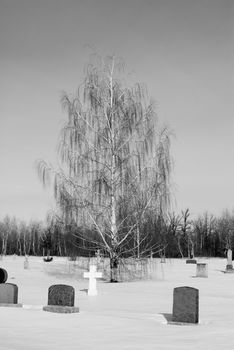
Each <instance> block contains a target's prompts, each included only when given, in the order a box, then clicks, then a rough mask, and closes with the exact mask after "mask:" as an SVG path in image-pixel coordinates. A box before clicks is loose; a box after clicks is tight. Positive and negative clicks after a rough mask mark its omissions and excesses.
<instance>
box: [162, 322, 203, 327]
mask: <svg viewBox="0 0 234 350" xmlns="http://www.w3.org/2000/svg"><path fill="white" fill-rule="evenodd" d="M167 324H169V325H175V326H198V325H199V323H191V322H176V321H175V322H174V321H168V322H167Z"/></svg>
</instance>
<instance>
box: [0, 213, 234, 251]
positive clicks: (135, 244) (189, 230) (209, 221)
mask: <svg viewBox="0 0 234 350" xmlns="http://www.w3.org/2000/svg"><path fill="white" fill-rule="evenodd" d="M140 232H141V236H140V239H139V232H134V231H133V234H132V237H131V239H129V240H128V242H127V244H128V246H125V247H124V251H123V254H122V256H123V257H135V258H144V257H150V256H151V257H152V256H153V257H167V258H183V257H188V256H207V257H224V256H225V251H226V249H228V248H230V249H233V243H234V240H233V238H234V213H230V212H228V211H225V212H223V214H222V215H221V216H219V217H215V216H214V215H211V214H208V213H204V214H203V215H201V216H198V217H197V218H195V219H193V220H191V219H190V213H189V210H188V209H186V210H185V211H182V212H181V214H179V215H176V214H174V213H172V214H170V215H168V216H167V217H166V219H165V218H164V219H163V218H162V217H158V219H157V220H150V218H149V219H148V220H147V222H145V223H143V224H142V226H141V227H140ZM99 242H100V245H99ZM100 247H101V239H100V237H99V235H98V233H97V232H95V230H90V231H87V230H84V229H82V228H81V227H78V226H77V225H76V224H75V223H73V224H69V225H64V224H63V223H62V222H60V221H59V220H50V221H48V222H47V223H46V224H45V223H42V222H39V221H31V222H30V223H25V222H24V221H19V220H17V219H16V218H14V217H13V218H11V217H9V216H6V217H4V218H3V219H2V220H1V221H0V254H1V255H12V254H16V255H34V256H42V255H43V256H44V255H46V254H47V255H48V252H49V254H50V255H53V256H68V257H71V258H75V257H77V256H86V257H92V256H95V254H97V251H99V252H101V254H102V255H103V256H105V254H106V252H105V251H104V250H102V249H100Z"/></svg>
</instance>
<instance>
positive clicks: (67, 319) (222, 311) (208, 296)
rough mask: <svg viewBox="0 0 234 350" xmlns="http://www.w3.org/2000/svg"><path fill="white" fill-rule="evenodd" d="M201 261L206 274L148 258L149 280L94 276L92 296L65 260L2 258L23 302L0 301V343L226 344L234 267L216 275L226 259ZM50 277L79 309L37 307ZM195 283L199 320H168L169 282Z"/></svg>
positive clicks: (233, 337) (6, 349)
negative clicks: (177, 322)
mask: <svg viewBox="0 0 234 350" xmlns="http://www.w3.org/2000/svg"><path fill="white" fill-rule="evenodd" d="M198 262H207V263H208V271H209V275H208V278H197V277H195V275H196V265H192V264H186V263H185V260H174V259H171V260H169V259H168V260H167V261H166V263H163V264H162V263H160V260H155V264H154V273H153V276H152V279H151V280H148V281H138V282H123V283H116V284H115V283H112V284H111V283H107V282H105V281H103V280H98V282H97V288H98V295H97V296H88V295H87V293H86V290H87V288H88V280H85V279H83V278H81V277H77V276H76V273H74V269H75V268H74V266H73V262H70V261H68V260H67V259H65V258H55V259H54V261H53V262H51V263H45V262H43V260H42V258H40V257H29V269H28V270H25V269H24V258H23V257H13V256H9V257H4V258H3V259H2V260H1V261H0V267H2V268H4V269H6V270H7V272H8V280H7V282H8V283H15V284H17V285H18V287H19V297H18V302H19V303H22V304H23V308H9V307H1V308H0V313H1V326H0V350H14V349H17V350H20V349H22V350H34V349H35V350H42V349H43V350H48V349H49V350H60V349H61V350H65V349H69V350H73V349H74V350H75V349H76V350H79V349H80V350H85V349H95V350H96V349H97V350H99V349H100V350H105V349H106V350H107V349H118V350H121V349H135V350H137V349H147V350H150V349H154V350H155V349H158V350H164V349H174V350H182V349H185V350H188V349H189V350H191V349H196V350H198V349H206V350H209V349H212V350H215V349H219V350H220V349H222V350H223V349H231V348H232V346H234V274H224V273H223V272H221V270H224V269H225V267H226V259H198ZM52 284H69V285H71V286H73V287H74V288H75V292H76V295H75V306H78V307H79V308H80V312H79V313H74V314H59V313H50V312H45V311H43V310H42V306H44V305H47V297H48V288H49V286H51V285H52ZM179 286H191V287H195V288H198V289H199V294H200V300H199V304H200V307H199V312H200V317H199V324H198V325H186V326H185V325H171V324H167V319H169V318H170V316H171V313H172V303H173V288H175V287H179Z"/></svg>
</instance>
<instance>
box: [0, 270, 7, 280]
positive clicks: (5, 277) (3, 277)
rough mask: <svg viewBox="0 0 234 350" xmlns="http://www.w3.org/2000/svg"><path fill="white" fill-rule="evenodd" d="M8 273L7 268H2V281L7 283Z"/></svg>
mask: <svg viewBox="0 0 234 350" xmlns="http://www.w3.org/2000/svg"><path fill="white" fill-rule="evenodd" d="M7 277H8V274H7V272H6V270H4V269H2V268H0V283H5V282H6V281H7Z"/></svg>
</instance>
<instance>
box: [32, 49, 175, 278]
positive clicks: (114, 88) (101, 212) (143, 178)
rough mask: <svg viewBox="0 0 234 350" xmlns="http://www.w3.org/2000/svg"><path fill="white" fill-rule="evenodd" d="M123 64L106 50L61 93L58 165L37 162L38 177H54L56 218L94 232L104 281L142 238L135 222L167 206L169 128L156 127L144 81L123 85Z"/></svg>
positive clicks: (161, 211)
mask: <svg viewBox="0 0 234 350" xmlns="http://www.w3.org/2000/svg"><path fill="white" fill-rule="evenodd" d="M123 71H124V67H123V64H122V62H121V61H120V60H118V59H116V58H115V57H113V56H111V57H106V58H104V59H102V58H97V57H96V59H95V61H94V63H90V64H89V65H88V66H87V68H86V75H85V79H84V81H83V84H82V85H81V86H80V88H79V89H78V92H77V94H76V95H75V96H74V97H70V96H69V95H67V94H64V95H63V97H62V106H63V108H64V110H65V111H66V113H67V116H68V119H67V122H66V123H65V125H64V127H63V129H62V131H61V142H60V145H59V150H58V155H59V159H60V161H61V165H60V167H59V169H54V168H52V167H51V166H50V165H48V164H47V163H46V162H45V161H40V162H39V163H38V173H39V175H40V178H41V180H42V181H43V183H44V184H46V183H48V180H49V178H50V175H52V177H53V180H54V194H55V198H56V201H57V204H58V207H59V208H60V211H61V215H62V217H63V220H64V221H66V222H69V221H75V222H76V223H77V224H78V225H79V226H81V227H87V228H92V229H93V230H95V232H97V233H98V235H99V238H100V239H101V244H100V242H95V241H94V239H93V237H92V239H93V241H94V243H97V245H99V246H100V248H101V249H104V250H105V251H106V252H107V253H108V255H109V257H110V267H111V281H115V280H116V276H115V275H114V271H115V269H116V267H117V266H118V262H119V257H120V256H121V254H122V253H123V252H124V251H126V250H128V249H129V244H130V242H131V241H132V240H133V239H135V242H137V245H138V246H139V244H140V241H142V235H144V233H143V232H140V231H139V230H140V227H141V225H140V223H141V222H142V221H143V220H144V219H145V218H146V217H147V215H148V214H149V213H151V214H152V215H155V216H157V215H161V214H162V213H164V212H165V210H166V209H167V206H168V204H169V176H170V170H171V158H170V152H169V149H170V135H169V131H168V129H167V128H166V127H164V128H159V126H158V122H157V117H156V113H155V107H154V104H153V102H152V101H150V100H149V98H148V95H147V91H146V88H145V87H144V86H143V85H141V84H139V83H137V84H136V85H134V86H133V87H131V88H129V87H126V86H125V85H126V84H124V83H123V81H122V80H121V79H120V77H121V74H122V73H123ZM82 238H83V239H90V238H89V237H82ZM135 248H136V249H138V255H139V254H140V253H139V247H136V246H135Z"/></svg>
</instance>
